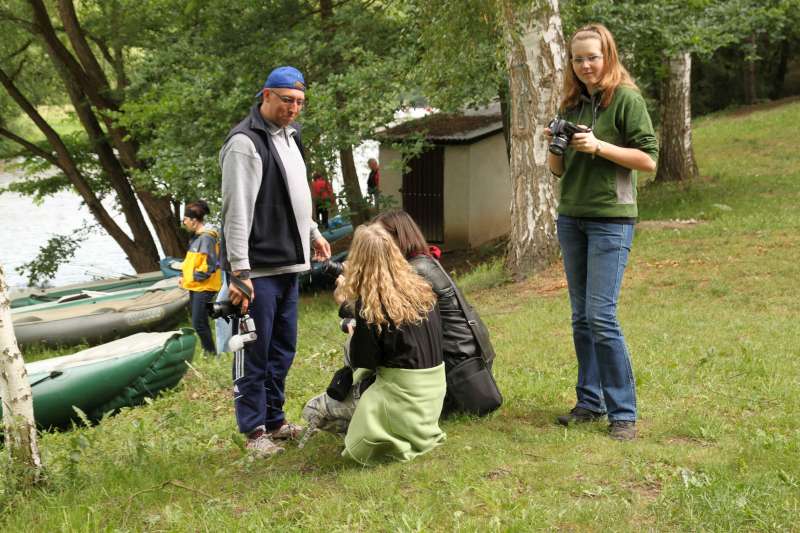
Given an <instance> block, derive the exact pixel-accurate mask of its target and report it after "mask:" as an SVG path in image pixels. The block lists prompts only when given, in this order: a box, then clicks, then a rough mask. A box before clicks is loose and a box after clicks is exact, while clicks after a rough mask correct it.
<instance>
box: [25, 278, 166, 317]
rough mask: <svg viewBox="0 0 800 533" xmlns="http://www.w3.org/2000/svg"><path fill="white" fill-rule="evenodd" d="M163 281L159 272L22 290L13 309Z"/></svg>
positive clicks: (147, 285) (142, 286)
mask: <svg viewBox="0 0 800 533" xmlns="http://www.w3.org/2000/svg"><path fill="white" fill-rule="evenodd" d="M162 279H164V274H163V273H162V272H161V271H157V272H148V273H146V274H136V275H131V276H124V277H120V278H106V279H101V280H97V281H89V282H87V283H77V284H74V285H65V286H63V287H53V288H51V289H22V290H19V291H14V292H12V293H11V296H10V298H11V309H16V308H18V307H25V306H28V305H36V304H41V303H46V302H57V301H58V300H63V299H69V298H87V297H89V295H91V294H92V293H94V292H115V291H124V290H128V289H137V288H144V287H149V286H150V285H152V284H154V283H156V282H158V281H161V280H162Z"/></svg>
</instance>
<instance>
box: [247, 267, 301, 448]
mask: <svg viewBox="0 0 800 533" xmlns="http://www.w3.org/2000/svg"><path fill="white" fill-rule="evenodd" d="M298 289H299V284H298V278H297V274H281V275H278V276H266V277H261V278H254V279H253V292H255V298H254V299H253V301H252V303H251V304H250V310H249V311H248V312H249V313H250V317H251V318H252V319H253V322H254V323H255V326H256V335H257V336H258V337H257V339H256V340H255V341H253V342H250V343H248V344H245V347H244V349H243V350H239V351H238V352H236V353H234V355H233V394H234V398H233V403H234V409H235V411H236V422H237V424H238V426H239V432H241V433H245V434H247V433H251V432H252V431H253V430H255V429H257V428H259V427H260V426H264V427H265V428H266V429H267V430H273V429H277V428H279V427H281V425H282V424H283V423H284V421H285V420H286V416H285V414H284V412H283V404H284V402H285V401H286V397H285V395H284V390H285V388H286V376H287V374H288V373H289V368H290V367H291V366H292V362H293V361H294V355H295V351H296V348H297V301H298V298H299V296H298ZM234 331H238V325H237V324H236V323H234Z"/></svg>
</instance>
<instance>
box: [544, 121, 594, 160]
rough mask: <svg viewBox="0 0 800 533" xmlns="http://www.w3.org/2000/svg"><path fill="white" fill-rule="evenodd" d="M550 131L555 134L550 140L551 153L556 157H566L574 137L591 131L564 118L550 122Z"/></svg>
mask: <svg viewBox="0 0 800 533" xmlns="http://www.w3.org/2000/svg"><path fill="white" fill-rule="evenodd" d="M547 127H548V128H549V129H550V132H551V133H552V134H553V138H552V139H550V146H549V147H548V148H549V149H550V152H551V153H553V154H555V155H564V151H565V150H566V149H567V146H569V143H570V141H572V136H573V135H575V134H576V133H585V132H587V131H591V130H589V129H587V128H582V127H579V126H576V125H575V124H573V123H572V122H570V121H569V120H564V119H562V118H558V117H556V118H554V119H553V120H551V121H550V124H548V125H547Z"/></svg>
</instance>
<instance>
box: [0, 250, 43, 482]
mask: <svg viewBox="0 0 800 533" xmlns="http://www.w3.org/2000/svg"><path fill="white" fill-rule="evenodd" d="M10 304H11V302H10V301H9V299H8V286H7V285H6V274H5V271H4V270H3V265H0V400H2V411H3V433H4V435H5V445H6V448H7V449H8V452H9V454H10V455H11V463H12V465H20V466H21V468H20V470H19V472H20V473H21V474H22V480H23V481H25V482H26V483H27V484H32V483H36V482H37V481H39V479H40V476H41V471H42V459H41V457H40V455H39V447H38V445H37V442H36V422H35V421H34V419H33V395H32V392H31V386H30V384H29V383H28V375H27V372H26V371H25V362H24V361H23V360H22V354H21V353H20V351H19V347H18V346H17V339H16V337H15V336H14V326H13V324H12V321H11V307H10Z"/></svg>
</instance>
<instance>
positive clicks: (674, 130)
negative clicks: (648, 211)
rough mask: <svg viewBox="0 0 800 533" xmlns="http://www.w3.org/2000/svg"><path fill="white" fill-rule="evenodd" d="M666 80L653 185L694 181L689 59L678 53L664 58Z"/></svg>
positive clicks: (662, 97) (690, 69)
mask: <svg viewBox="0 0 800 533" xmlns="http://www.w3.org/2000/svg"><path fill="white" fill-rule="evenodd" d="M664 61H665V64H666V66H667V71H668V74H667V77H666V78H665V79H664V81H663V82H662V84H661V103H660V107H661V146H660V148H659V154H658V169H657V170H656V181H681V180H690V179H694V178H696V177H697V175H698V174H699V171H698V169H697V161H695V158H694V149H693V148H692V103H691V87H692V55H691V54H690V53H689V52H679V53H677V54H673V55H671V56H669V57H667V58H665V60H664Z"/></svg>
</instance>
